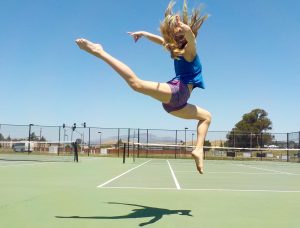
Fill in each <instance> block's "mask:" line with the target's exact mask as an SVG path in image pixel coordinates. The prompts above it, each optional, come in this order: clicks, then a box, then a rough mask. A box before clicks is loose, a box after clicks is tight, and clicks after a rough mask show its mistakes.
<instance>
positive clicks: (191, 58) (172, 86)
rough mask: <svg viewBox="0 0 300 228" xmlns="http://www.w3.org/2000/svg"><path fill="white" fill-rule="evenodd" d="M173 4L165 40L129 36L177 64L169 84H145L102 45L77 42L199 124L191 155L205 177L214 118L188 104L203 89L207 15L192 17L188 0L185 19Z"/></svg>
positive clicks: (137, 86)
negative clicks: (200, 40)
mask: <svg viewBox="0 0 300 228" xmlns="http://www.w3.org/2000/svg"><path fill="white" fill-rule="evenodd" d="M173 6H174V2H173V1H171V2H170V3H169V5H168V7H167V9H166V11H165V18H164V20H163V21H162V22H161V24H160V32H161V35H162V36H157V35H154V34H151V33H149V32H145V31H137V32H129V34H130V35H131V36H132V37H133V39H134V41H135V42H137V41H138V40H139V39H140V38H142V37H145V38H147V39H148V40H150V41H152V42H154V43H157V44H159V45H163V46H164V47H165V48H166V49H167V50H168V51H169V52H170V54H171V58H172V59H173V60H174V67H175V75H176V76H175V77H174V78H173V79H172V80H170V81H168V82H167V83H159V82H151V81H144V80H142V79H140V78H139V77H138V76H137V75H136V74H135V73H134V72H133V71H132V70H131V69H130V68H129V67H128V66H127V65H125V64H124V63H122V62H121V61H119V60H118V59H116V58H114V57H113V56H111V55H110V54H109V53H107V52H106V51H105V50H104V49H103V47H102V46H101V45H100V44H95V43H92V42H90V41H88V40H86V39H77V40H76V43H77V45H78V46H79V47H80V48H81V49H83V50H84V51H86V52H88V53H90V54H92V55H94V56H96V57H98V58H100V59H102V60H103V61H105V62H106V63H107V64H108V65H110V66H111V67H112V68H113V69H114V70H115V71H116V72H117V73H118V74H119V75H120V76H121V77H122V78H123V79H124V80H125V81H126V82H127V84H128V85H129V86H130V87H131V88H132V89H133V90H135V91H137V92H139V93H143V94H145V95H148V96H151V97H153V98H154V99H156V100H158V101H160V102H162V105H163V107H164V109H165V110H166V111H167V112H168V113H170V114H172V115H174V116H177V117H180V118H184V119H195V120H198V121H199V122H198V125H197V144H196V147H195V149H194V150H193V151H192V156H193V158H194V159H195V163H196V167H197V170H198V171H199V173H201V174H203V146H204V141H205V137H206V133H207V131H208V128H209V125H210V122H211V114H210V113H209V112H208V111H206V110H204V109H202V108H200V107H198V106H196V105H192V104H188V103H187V100H188V99H189V97H190V95H191V93H192V91H193V89H195V88H202V89H204V88H205V87H204V82H203V78H202V66H201V63H200V60H199V57H198V55H197V51H196V37H197V35H198V30H199V29H200V27H201V25H202V24H203V22H204V21H205V20H206V19H207V18H208V15H201V13H200V11H199V10H196V9H194V10H193V13H192V15H191V16H190V17H189V15H188V10H187V4H186V0H184V5H183V12H182V16H180V14H178V13H176V14H174V13H173V10H172V9H173Z"/></svg>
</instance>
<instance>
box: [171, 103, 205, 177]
mask: <svg viewBox="0 0 300 228" xmlns="http://www.w3.org/2000/svg"><path fill="white" fill-rule="evenodd" d="M171 114H172V115H174V116H177V117H180V118H184V119H196V120H199V122H198V125H197V144H196V148H195V149H194V150H193V152H192V156H193V157H194V159H195V162H196V167H197V170H198V171H199V172H200V173H201V174H203V146H204V141H205V137H206V133H207V131H208V128H209V125H210V122H211V114H210V113H209V112H208V111H206V110H205V109H202V108H199V107H197V106H195V105H191V104H187V106H185V107H184V108H183V109H180V110H178V111H174V112H171Z"/></svg>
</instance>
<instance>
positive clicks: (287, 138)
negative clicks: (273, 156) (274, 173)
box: [286, 133, 290, 162]
mask: <svg viewBox="0 0 300 228" xmlns="http://www.w3.org/2000/svg"><path fill="white" fill-rule="evenodd" d="M289 140H290V139H289V133H286V148H287V149H289V147H290V145H289ZM289 156H290V154H289V150H286V162H289V160H290V159H289Z"/></svg>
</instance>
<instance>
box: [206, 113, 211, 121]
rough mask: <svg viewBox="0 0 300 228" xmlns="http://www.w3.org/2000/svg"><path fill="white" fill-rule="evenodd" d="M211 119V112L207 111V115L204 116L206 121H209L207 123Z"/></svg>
mask: <svg viewBox="0 0 300 228" xmlns="http://www.w3.org/2000/svg"><path fill="white" fill-rule="evenodd" d="M211 120H212V116H211V113H210V112H208V115H207V117H206V121H207V122H209V123H211Z"/></svg>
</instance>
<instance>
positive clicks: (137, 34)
mask: <svg viewBox="0 0 300 228" xmlns="http://www.w3.org/2000/svg"><path fill="white" fill-rule="evenodd" d="M127 33H128V34H129V35H131V36H132V37H133V39H134V42H137V41H138V40H139V39H140V38H141V37H142V36H143V32H127Z"/></svg>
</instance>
